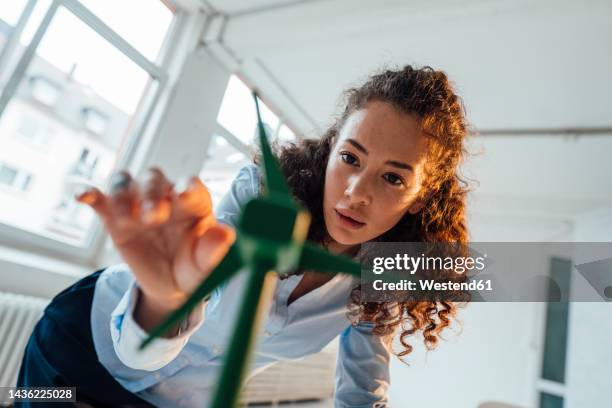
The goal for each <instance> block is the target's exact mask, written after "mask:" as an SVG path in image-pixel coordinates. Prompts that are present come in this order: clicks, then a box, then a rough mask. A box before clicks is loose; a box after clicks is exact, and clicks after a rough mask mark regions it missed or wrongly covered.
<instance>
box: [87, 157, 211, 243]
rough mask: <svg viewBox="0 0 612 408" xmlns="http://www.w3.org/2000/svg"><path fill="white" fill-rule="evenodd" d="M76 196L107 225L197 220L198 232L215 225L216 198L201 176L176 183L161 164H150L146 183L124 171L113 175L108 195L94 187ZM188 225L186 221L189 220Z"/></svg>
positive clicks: (144, 225)
mask: <svg viewBox="0 0 612 408" xmlns="http://www.w3.org/2000/svg"><path fill="white" fill-rule="evenodd" d="M76 199H77V200H78V201H79V202H81V203H84V204H87V205H89V206H90V207H92V208H93V209H94V210H95V211H96V213H97V214H98V215H99V216H101V217H102V218H103V220H104V221H105V223H106V224H107V226H109V227H111V228H112V227H114V226H116V225H118V226H120V227H125V226H133V225H136V224H140V225H141V226H143V227H154V226H161V225H163V224H165V223H166V222H168V221H170V220H172V221H173V222H179V223H183V222H188V223H189V222H195V224H191V225H195V230H196V232H197V233H196V235H197V236H200V235H202V234H203V233H204V232H205V231H206V230H207V229H208V228H210V227H211V226H212V225H214V224H215V223H216V222H215V219H214V215H213V211H212V198H211V196H210V193H209V192H208V189H207V188H206V187H205V186H204V184H203V183H202V181H201V180H200V179H199V177H196V176H194V177H191V178H190V179H188V180H185V181H184V182H181V183H178V185H176V186H173V185H172V183H171V182H170V181H169V180H168V179H167V178H166V176H165V175H164V173H163V172H162V171H161V170H160V169H159V168H157V167H152V168H150V169H149V170H148V171H147V172H146V174H145V176H144V178H143V181H142V183H140V184H139V183H138V182H136V181H135V180H134V179H133V178H132V176H131V175H130V174H129V173H128V172H126V171H121V172H119V173H117V174H116V175H114V176H113V178H112V180H111V183H110V191H109V194H108V195H104V193H102V192H101V191H100V190H98V189H96V188H90V189H88V190H86V191H84V192H83V193H81V194H79V195H77V196H76ZM185 225H186V224H185Z"/></svg>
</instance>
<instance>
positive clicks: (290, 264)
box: [140, 92, 361, 408]
mask: <svg viewBox="0 0 612 408" xmlns="http://www.w3.org/2000/svg"><path fill="white" fill-rule="evenodd" d="M253 98H254V99H255V109H256V110H257V126H258V129H259V141H260V144H261V151H262V157H263V163H262V164H263V175H264V195H263V197H257V198H253V199H252V200H250V201H249V202H247V203H246V205H245V206H244V207H243V209H242V212H241V214H240V220H239V222H238V226H237V228H236V240H235V242H234V244H233V245H232V246H231V247H230V249H229V251H228V253H227V255H226V256H225V258H223V260H222V261H221V262H220V263H219V265H218V266H217V267H216V268H215V269H214V270H213V271H212V272H211V274H210V275H209V276H208V277H207V278H206V279H205V280H204V281H203V282H202V283H201V284H200V285H199V286H198V287H197V288H196V289H195V291H194V292H193V293H192V294H191V296H190V297H189V299H188V300H187V301H186V302H185V303H184V304H183V305H182V306H181V307H180V308H178V309H177V310H176V311H175V312H173V313H172V314H170V315H169V316H168V317H167V319H166V320H165V321H164V322H163V323H162V324H160V325H159V326H158V327H156V328H155V329H154V330H153V331H152V332H151V333H150V334H149V337H148V338H147V339H146V340H145V341H144V342H143V343H142V344H141V345H140V349H143V348H145V347H146V346H147V345H148V344H149V343H150V342H151V341H152V340H153V339H155V338H157V337H160V336H161V335H163V334H164V333H165V332H166V331H167V330H169V329H170V328H171V327H173V326H175V325H176V324H177V323H178V322H180V321H181V320H183V319H184V318H186V317H187V316H188V315H189V313H190V312H191V310H193V308H194V307H196V306H197V305H198V303H199V302H200V301H202V300H203V299H204V298H205V297H206V296H208V295H209V294H210V293H211V292H212V291H213V290H214V289H215V288H216V287H218V286H219V285H221V284H222V283H223V282H225V281H227V280H229V279H230V278H231V277H232V276H234V275H236V273H237V272H238V271H240V270H242V269H243V268H244V269H248V274H249V275H248V279H247V283H246V286H245V291H244V298H243V299H242V306H241V308H240V311H239V313H238V317H237V320H236V323H235V326H234V332H233V333H234V334H233V337H232V339H231V342H230V347H229V349H228V351H227V354H226V356H225V363H224V366H223V370H222V372H221V376H220V380H219V382H218V386H217V390H216V392H215V395H214V399H213V400H212V401H213V403H212V405H211V407H212V408H230V407H237V406H238V397H239V394H240V389H241V387H242V382H243V379H244V375H245V372H246V368H247V364H248V362H249V357H250V354H251V348H252V345H253V341H254V338H255V333H256V332H257V329H258V326H259V324H260V323H261V320H262V317H263V315H264V310H266V309H267V305H268V304H269V302H270V300H271V298H272V295H273V291H274V287H275V285H276V280H277V276H276V274H281V275H288V274H289V273H291V272H292V271H295V270H296V269H298V268H302V269H305V270H316V271H318V272H325V273H331V274H336V273H346V274H350V275H353V276H355V277H360V276H361V265H360V264H359V263H357V262H355V261H353V260H352V259H350V258H348V257H345V256H338V255H333V254H331V253H329V252H328V251H326V250H324V249H323V248H320V247H319V246H316V245H314V244H312V243H309V242H305V241H306V236H307V233H308V226H309V225H310V214H309V213H308V211H306V210H305V209H304V208H302V207H300V206H299V205H298V204H297V203H296V202H295V201H294V199H293V197H292V196H291V193H290V191H289V187H288V185H287V183H286V181H285V178H284V176H283V173H282V171H281V169H280V166H279V164H278V162H277V160H276V158H275V157H274V155H273V154H272V150H271V148H270V145H269V144H268V140H267V136H266V131H265V129H264V126H263V123H262V121H261V116H260V113H259V104H258V101H257V100H258V98H257V94H256V93H255V92H253Z"/></svg>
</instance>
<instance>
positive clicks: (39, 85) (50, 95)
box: [30, 76, 62, 106]
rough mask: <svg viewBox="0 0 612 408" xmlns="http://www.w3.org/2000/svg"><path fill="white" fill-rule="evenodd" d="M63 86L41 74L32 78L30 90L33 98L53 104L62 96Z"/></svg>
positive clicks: (46, 103)
mask: <svg viewBox="0 0 612 408" xmlns="http://www.w3.org/2000/svg"><path fill="white" fill-rule="evenodd" d="M61 91H62V90H61V88H60V86H59V85H58V84H55V83H53V82H51V81H50V80H48V79H47V78H44V77H41V76H33V77H31V78H30V92H31V94H32V98H34V99H36V100H37V101H39V102H40V103H43V104H45V105H49V106H53V105H55V104H56V103H57V100H58V99H59V97H60V93H61Z"/></svg>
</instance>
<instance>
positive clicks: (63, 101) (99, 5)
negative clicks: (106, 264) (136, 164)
mask: <svg viewBox="0 0 612 408" xmlns="http://www.w3.org/2000/svg"><path fill="white" fill-rule="evenodd" d="M9 3H10V4H9ZM168 4H169V3H168V1H165V0H163V1H162V0H130V1H128V2H119V1H102V0H81V1H76V0H57V1H50V0H37V1H34V2H32V1H31V0H22V1H13V0H12V1H10V2H6V1H2V2H0V44H2V41H5V42H6V41H8V39H9V38H11V35H12V34H13V33H14V28H15V27H16V24H17V21H19V20H20V19H21V20H22V23H21V32H19V33H18V34H19V35H18V38H17V41H16V43H15V46H14V47H13V48H12V49H11V50H10V55H0V71H4V72H2V75H0V76H2V77H3V78H4V75H5V72H6V70H2V69H1V68H2V67H3V66H7V67H9V68H10V70H8V71H9V72H8V75H6V76H7V78H6V81H5V82H2V78H0V83H3V84H4V86H3V87H2V86H0V90H1V91H2V93H1V95H0V145H1V146H2V147H3V148H2V149H0V162H9V161H10V162H11V163H14V164H15V166H12V167H10V168H7V169H4V168H3V169H4V170H3V173H2V175H1V177H2V178H3V180H6V181H9V180H12V181H11V183H8V184H11V185H12V186H13V187H15V188H18V189H21V190H26V189H27V190H28V194H29V196H30V197H31V199H28V200H26V202H23V200H21V201H20V202H19V203H17V202H16V201H15V197H12V196H11V193H10V192H9V191H7V190H6V189H0V232H1V231H4V232H5V233H6V231H10V229H9V230H6V229H3V228H7V227H8V228H16V229H19V230H21V231H24V232H26V233H27V234H33V235H36V236H39V237H40V239H42V240H48V242H49V245H50V246H53V247H54V248H55V247H57V245H56V244H55V243H56V242H58V241H59V242H63V243H65V244H67V245H69V246H70V247H75V246H76V247H79V248H82V247H88V248H93V243H92V241H91V238H92V234H93V232H94V226H95V217H94V214H93V212H92V211H90V210H88V209H83V210H79V209H78V208H79V206H78V205H77V206H75V203H74V202H73V201H74V193H75V192H76V190H77V188H78V187H79V183H82V182H83V181H87V182H88V183H91V184H94V185H97V186H99V187H101V188H103V187H104V185H105V184H106V183H107V181H108V178H109V176H110V175H111V174H112V172H113V170H114V168H115V167H116V166H124V165H125V163H126V161H127V160H128V159H129V155H130V149H131V146H133V142H132V141H133V140H135V138H137V137H138V135H139V134H140V132H141V131H142V129H143V126H144V125H145V118H146V117H147V116H148V115H149V113H150V112H151V110H152V109H153V107H154V104H155V103H156V101H157V100H158V99H159V98H158V97H159V95H160V92H161V91H162V90H163V89H164V87H165V85H166V77H167V73H166V71H165V70H166V68H165V66H166V65H165V61H162V60H161V59H160V58H162V57H163V56H164V53H163V52H162V51H163V50H164V46H165V43H166V38H167V37H168V36H169V35H170V31H171V28H172V26H173V22H174V20H175V18H176V14H177V13H178V10H177V9H174V8H172V7H169V6H168ZM26 5H27V7H26ZM24 10H29V14H28V13H25V11H24ZM24 13H25V14H24ZM24 16H25V17H24ZM142 16H146V18H142ZM24 19H25V22H23V21H24ZM17 25H19V24H17ZM12 38H13V39H14V38H15V36H13V37H12ZM26 51H29V52H26ZM5 54H6V53H5ZM9 60H10V61H15V63H14V64H8V65H7V63H6V61H9ZM3 64H4V65H3ZM13 136H15V137H13ZM51 141H53V143H50V142H51ZM24 142H26V143H24ZM32 145H38V146H46V148H45V149H44V150H42V149H32V148H31V147H32ZM13 168H14V169H23V174H24V176H23V177H22V176H20V174H22V173H21V172H20V171H21V170H19V171H17V175H13V173H12V172H11V171H10V169H13ZM32 180H36V183H33V182H32ZM4 184H7V183H4ZM59 225H61V227H59ZM67 226H68V227H67ZM28 236H31V235H28ZM51 241H52V242H51ZM67 250H68V249H67Z"/></svg>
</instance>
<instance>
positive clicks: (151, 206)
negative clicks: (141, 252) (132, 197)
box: [141, 167, 173, 226]
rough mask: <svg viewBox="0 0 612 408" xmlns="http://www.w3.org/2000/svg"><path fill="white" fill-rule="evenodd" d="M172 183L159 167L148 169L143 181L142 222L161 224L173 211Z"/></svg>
mask: <svg viewBox="0 0 612 408" xmlns="http://www.w3.org/2000/svg"><path fill="white" fill-rule="evenodd" d="M172 196H173V189H172V184H171V183H170V182H169V181H168V179H167V178H166V176H165V175H164V173H163V172H162V171H161V170H160V169H159V168H157V167H152V168H150V169H149V170H148V171H147V175H146V176H145V180H144V182H143V195H142V205H141V214H142V215H141V217H142V222H143V223H144V224H146V225H151V226H153V225H161V224H163V223H164V222H166V221H167V220H168V218H169V217H170V214H171V212H172Z"/></svg>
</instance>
